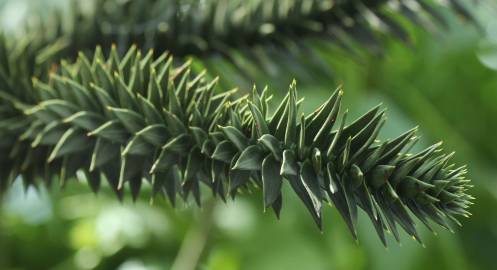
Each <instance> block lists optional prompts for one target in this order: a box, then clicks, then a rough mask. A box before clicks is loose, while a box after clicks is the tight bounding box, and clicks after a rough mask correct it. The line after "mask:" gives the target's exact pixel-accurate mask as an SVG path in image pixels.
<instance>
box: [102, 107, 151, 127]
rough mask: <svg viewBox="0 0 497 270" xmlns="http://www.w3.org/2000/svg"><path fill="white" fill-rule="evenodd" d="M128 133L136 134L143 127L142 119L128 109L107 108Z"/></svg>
mask: <svg viewBox="0 0 497 270" xmlns="http://www.w3.org/2000/svg"><path fill="white" fill-rule="evenodd" d="M109 110H110V111H111V112H113V113H114V115H115V116H116V117H117V119H119V121H120V122H121V124H122V125H123V126H124V127H125V128H126V130H127V131H128V132H129V133H136V132H138V131H140V130H142V129H143V128H144V127H145V121H143V117H142V116H141V115H139V114H138V113H136V112H133V111H130V110H128V109H120V108H109Z"/></svg>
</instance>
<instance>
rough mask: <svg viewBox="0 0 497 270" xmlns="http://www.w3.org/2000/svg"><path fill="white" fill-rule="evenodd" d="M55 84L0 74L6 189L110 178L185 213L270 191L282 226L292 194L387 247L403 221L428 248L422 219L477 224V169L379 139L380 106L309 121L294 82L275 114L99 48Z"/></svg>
mask: <svg viewBox="0 0 497 270" xmlns="http://www.w3.org/2000/svg"><path fill="white" fill-rule="evenodd" d="M0 56H2V54H0ZM0 61H5V59H0ZM6 69H7V70H6ZM0 71H2V72H0V75H2V74H4V73H6V72H11V71H12V70H10V67H7V68H5V67H2V68H0ZM48 77H49V78H47V79H46V80H43V78H42V79H33V84H32V87H31V86H29V85H27V86H26V88H24V90H19V89H20V88H18V85H15V87H13V86H12V85H9V83H8V82H9V81H10V80H5V78H13V76H3V75H2V78H3V80H0V82H3V84H2V87H5V88H0V89H1V90H0V95H1V97H2V98H1V99H0V101H1V103H0V108H1V110H0V116H1V118H0V143H1V144H0V150H1V153H0V160H1V161H2V162H1V165H0V167H1V168H0V173H1V175H0V187H2V190H5V189H7V188H8V186H9V185H10V184H11V183H12V182H13V181H14V180H15V179H16V178H17V177H18V176H22V179H23V180H24V181H25V183H26V184H29V185H31V184H36V183H37V182H47V183H48V184H50V182H52V180H53V179H58V181H59V183H60V184H61V185H63V184H64V183H65V181H66V180H67V179H69V178H71V177H80V176H81V175H84V178H85V179H86V180H87V182H88V183H89V185H90V187H91V189H92V190H93V191H95V192H97V191H98V190H99V188H100V185H101V182H102V181H107V182H108V183H109V184H110V186H111V187H112V189H113V190H114V192H115V193H116V194H117V196H118V197H119V198H122V196H123V190H124V188H125V186H126V185H128V186H129V188H130V190H131V195H132V197H133V199H134V200H136V198H137V197H138V195H139V193H140V190H141V187H142V184H143V183H144V182H145V181H146V182H149V183H150V184H151V186H152V191H153V192H152V196H157V195H164V196H167V198H169V200H170V201H171V203H172V204H173V205H174V204H175V203H176V200H177V198H178V197H179V198H181V199H182V200H188V198H189V197H193V199H194V200H195V202H196V203H197V204H198V205H199V206H200V205H201V204H202V201H203V200H202V197H203V196H205V194H201V188H200V187H201V185H205V186H207V187H209V188H210V189H211V190H212V193H213V195H214V196H218V197H219V198H221V199H222V200H226V197H227V196H231V197H232V198H235V197H236V196H237V194H238V193H239V191H241V190H244V189H251V188H259V189H261V190H262V193H263V202H264V207H265V208H272V209H273V210H274V212H275V213H276V215H277V216H279V214H280V211H281V209H282V202H283V200H282V196H283V194H282V185H286V184H289V185H290V187H291V188H292V189H293V191H294V192H295V193H296V194H297V195H298V197H299V198H300V200H301V201H302V202H303V204H304V205H305V207H306V208H307V209H308V210H309V212H310V214H311V216H312V218H313V219H314V221H315V222H316V224H317V225H318V227H319V228H320V229H321V228H322V222H321V220H322V208H323V207H322V206H323V204H325V203H331V204H333V205H334V206H335V207H336V208H337V210H338V211H339V213H340V215H341V216H342V217H343V219H344V220H345V222H346V224H347V225H348V227H349V229H350V231H351V232H352V234H353V236H354V237H356V234H357V232H356V223H357V213H358V209H359V208H361V209H363V210H364V211H365V212H366V213H367V215H368V216H369V218H370V219H371V221H372V223H373V224H374V227H375V229H376V231H377V233H378V235H379V237H380V239H381V241H382V242H383V244H385V245H386V240H385V234H384V232H385V231H386V230H387V231H391V232H392V233H393V235H394V237H395V238H396V239H397V240H399V234H398V229H397V226H398V225H400V227H401V228H402V229H403V230H404V231H406V232H407V233H408V234H409V235H411V236H413V237H414V238H415V239H417V240H418V241H421V240H420V238H419V235H418V233H417V231H416V228H415V224H414V219H413V215H414V216H415V217H417V218H418V219H419V220H420V221H422V222H423V223H424V224H425V225H426V226H428V228H430V222H435V223H437V224H439V225H441V226H443V227H446V228H448V229H450V224H451V223H452V222H454V223H456V224H460V223H459V221H458V220H457V218H458V217H460V216H469V215H470V213H469V212H468V211H467V208H468V207H469V205H470V204H471V200H472V197H471V196H470V195H468V194H467V193H466V192H467V189H468V188H470V185H469V180H467V179H466V177H465V174H466V169H465V167H464V166H463V167H456V166H455V165H454V164H452V163H451V162H450V159H451V157H452V154H444V153H442V152H441V148H440V144H435V145H433V146H431V147H429V148H427V149H425V150H423V151H421V152H419V153H409V150H410V148H411V147H412V146H413V145H414V144H415V143H416V140H417V139H416V135H415V133H416V129H412V130H409V131H407V132H405V133H404V134H402V135H400V136H399V137H397V138H395V139H393V140H386V141H379V140H378V138H377V136H378V133H379V131H380V129H381V127H382V125H383V123H384V122H385V112H384V111H383V110H382V109H381V108H380V107H379V106H377V107H374V108H373V109H371V110H370V111H369V112H367V113H366V114H364V115H363V116H361V117H360V118H358V119H356V120H355V121H353V122H352V123H349V124H346V121H345V117H346V115H347V112H345V113H343V114H342V116H340V112H339V111H340V107H341V99H342V95H343V91H342V89H341V87H339V88H338V89H337V90H336V91H335V92H334V93H333V94H332V95H331V97H330V98H329V99H328V100H327V101H326V102H325V103H323V104H322V105H321V106H319V107H318V108H317V109H316V110H315V111H314V112H313V113H311V114H309V115H304V114H302V115H300V112H299V111H300V110H299V108H300V104H301V100H300V99H299V97H298V94H297V87H296V83H295V82H293V83H292V84H291V85H290V87H289V90H288V94H287V95H286V97H285V98H284V100H283V101H282V102H280V103H279V105H278V106H277V109H276V110H274V113H272V114H271V113H270V111H271V109H270V108H271V105H270V99H271V96H270V93H269V90H268V89H267V88H265V89H264V90H262V91H259V90H258V89H256V88H255V87H254V90H253V93H252V94H251V95H247V96H242V97H238V94H237V91H236V90H233V91H220V90H219V89H218V87H217V85H216V82H217V79H214V80H208V79H207V78H206V76H205V73H200V74H194V72H192V71H191V69H190V64H189V63H188V62H187V63H184V64H182V65H180V66H175V64H174V62H173V60H172V57H171V56H170V55H168V54H167V53H165V54H162V55H160V56H158V57H154V55H153V52H152V51H149V52H148V53H146V54H144V55H143V54H142V53H141V52H140V51H139V50H137V48H136V47H132V48H131V49H130V50H129V51H128V52H127V53H126V54H125V56H124V57H120V56H119V54H118V52H117V49H116V48H115V47H113V48H112V49H111V50H110V53H109V55H108V56H107V57H105V56H104V53H102V49H100V48H97V49H96V50H95V54H94V56H93V57H92V58H88V57H86V56H85V55H84V54H82V53H80V54H79V56H78V58H77V61H76V62H75V63H68V62H64V61H63V62H61V63H60V65H58V66H56V67H54V68H53V69H52V73H51V74H50V75H49V76H48ZM19 91H20V92H21V94H18V93H19ZM26 96H28V97H29V98H28V97H26ZM338 119H341V120H338ZM77 172H79V173H78V174H77Z"/></svg>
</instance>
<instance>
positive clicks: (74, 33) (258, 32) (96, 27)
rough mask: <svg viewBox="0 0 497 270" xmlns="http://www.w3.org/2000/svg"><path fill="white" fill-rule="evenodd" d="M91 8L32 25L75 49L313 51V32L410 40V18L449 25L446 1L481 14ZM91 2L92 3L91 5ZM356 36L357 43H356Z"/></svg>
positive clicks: (319, 5)
mask: <svg viewBox="0 0 497 270" xmlns="http://www.w3.org/2000/svg"><path fill="white" fill-rule="evenodd" d="M88 2H90V3H93V8H92V9H91V11H90V12H83V11H81V10H82V8H81V6H80V5H79V4H78V3H80V2H73V3H74V5H73V6H74V8H73V9H72V10H71V12H70V13H69V14H71V15H70V16H69V17H70V18H69V20H67V18H66V19H64V18H63V17H64V16H62V15H61V12H54V16H51V19H52V20H48V21H46V20H42V21H45V23H44V24H40V23H39V22H36V21H35V22H36V24H35V25H32V26H31V27H32V28H33V29H32V31H31V32H35V33H42V34H43V35H45V36H47V37H51V38H60V37H66V38H67V39H68V40H69V41H70V42H71V43H70V44H68V47H69V49H70V50H71V51H72V52H73V53H74V52H76V53H77V52H78V51H80V50H85V49H92V48H94V47H95V46H97V45H104V46H109V47H110V45H111V44H112V43H116V44H118V46H119V48H120V49H122V50H127V49H128V48H129V46H131V45H132V44H138V45H139V46H140V47H142V48H154V49H155V50H156V51H160V52H163V51H170V52H172V53H173V54H174V55H176V56H184V55H197V56H203V55H210V54H221V55H224V56H227V57H228V58H232V57H234V55H233V52H232V49H236V51H237V52H240V51H242V52H244V53H245V54H248V55H249V56H257V57H262V56H261V54H263V53H261V52H257V50H254V48H257V47H265V48H271V47H274V46H276V47H277V48H278V50H281V49H285V50H287V51H288V52H290V53H292V54H295V52H296V51H304V52H308V51H309V48H308V46H306V45H305V43H303V42H302V41H303V40H306V39H307V38H312V37H316V38H319V39H327V40H331V41H333V42H335V43H337V44H339V45H341V46H344V47H350V46H352V44H353V43H354V42H355V43H358V44H359V45H360V46H365V47H367V48H369V49H372V50H374V51H379V50H381V48H382V47H383V46H382V44H381V43H382V42H381V41H380V40H379V39H378V33H387V34H388V35H390V36H393V37H396V38H398V39H400V40H402V41H404V42H406V43H409V42H410V37H409V34H408V31H407V30H406V25H405V22H406V21H407V22H409V23H412V24H416V25H418V26H420V27H423V28H425V29H434V28H436V26H440V25H441V26H443V27H447V22H446V19H445V18H444V16H443V15H442V12H441V11H440V9H441V7H442V8H443V7H444V6H447V7H448V8H450V9H451V10H452V11H454V13H456V14H458V15H460V17H462V18H464V19H466V20H468V21H474V19H473V17H472V15H471V14H470V12H468V10H467V9H466V5H465V4H466V2H465V1H464V0H449V1H446V2H445V4H446V5H440V4H434V3H433V2H432V1H428V0H399V1H388V0H374V1H372V0H359V1H349V0H339V1H335V0H324V1H323V0H269V1H268V0H254V1H245V0H235V1H233V0H221V1H220V0H207V1H184V0H145V1H116V0H94V1H88ZM88 2H85V4H86V6H87V5H88ZM350 41H354V42H352V43H351V42H350Z"/></svg>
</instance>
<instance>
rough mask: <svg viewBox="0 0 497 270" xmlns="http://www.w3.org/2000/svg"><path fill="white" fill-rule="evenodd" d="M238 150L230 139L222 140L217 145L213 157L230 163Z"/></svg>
mask: <svg viewBox="0 0 497 270" xmlns="http://www.w3.org/2000/svg"><path fill="white" fill-rule="evenodd" d="M236 153H237V150H236V148H235V147H234V146H233V144H232V143H231V142H229V141H222V142H221V143H219V144H218V145H217V146H216V149H215V150H214V153H213V154H212V159H215V160H219V161H223V162H225V163H228V164H230V162H231V160H232V159H233V157H234V156H235V155H236Z"/></svg>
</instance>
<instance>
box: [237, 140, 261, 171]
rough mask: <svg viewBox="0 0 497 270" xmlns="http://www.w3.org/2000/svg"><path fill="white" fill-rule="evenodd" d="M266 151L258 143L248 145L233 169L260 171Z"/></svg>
mask: <svg viewBox="0 0 497 270" xmlns="http://www.w3.org/2000/svg"><path fill="white" fill-rule="evenodd" d="M263 159H264V151H263V150H262V149H261V148H260V146H258V145H251V146H249V147H247V148H246V149H245V150H244V151H243V152H242V153H241V154H240V157H239V158H238V160H237V162H236V164H235V166H234V167H233V168H232V169H233V170H245V171H258V170H261V167H262V161H263Z"/></svg>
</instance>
